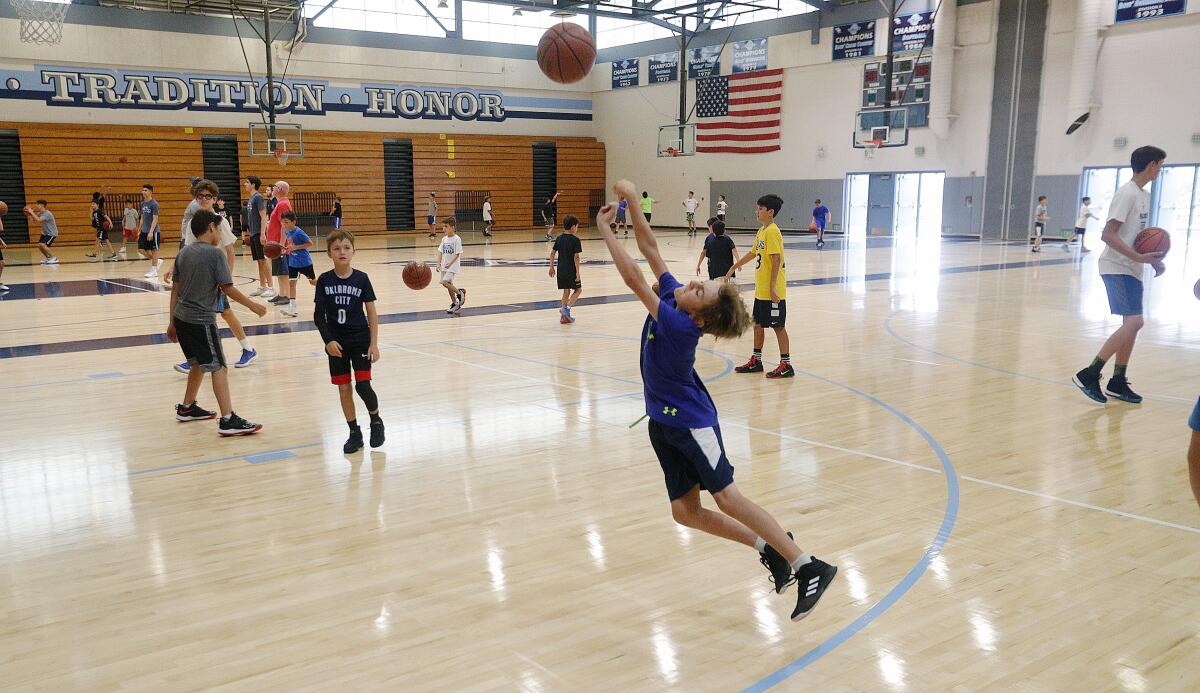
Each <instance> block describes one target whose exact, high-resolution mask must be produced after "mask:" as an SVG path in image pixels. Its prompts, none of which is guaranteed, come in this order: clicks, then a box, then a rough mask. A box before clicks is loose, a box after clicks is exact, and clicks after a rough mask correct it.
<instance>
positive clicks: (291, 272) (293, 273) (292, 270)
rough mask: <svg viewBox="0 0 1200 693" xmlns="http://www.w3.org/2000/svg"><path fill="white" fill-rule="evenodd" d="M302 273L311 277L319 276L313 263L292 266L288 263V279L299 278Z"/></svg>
mask: <svg viewBox="0 0 1200 693" xmlns="http://www.w3.org/2000/svg"><path fill="white" fill-rule="evenodd" d="M302 274H303V275H304V276H306V277H308V278H309V279H316V278H317V275H316V273H315V272H313V266H312V265H307V266H305V267H292V266H291V265H288V279H298V278H299V277H300V275H302Z"/></svg>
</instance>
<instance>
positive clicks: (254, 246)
mask: <svg viewBox="0 0 1200 693" xmlns="http://www.w3.org/2000/svg"><path fill="white" fill-rule="evenodd" d="M250 258H251V259H252V260H266V259H267V256H266V254H265V253H263V245H262V234H261V233H256V234H254V235H253V236H251V237H250Z"/></svg>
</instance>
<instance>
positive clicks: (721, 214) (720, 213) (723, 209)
mask: <svg viewBox="0 0 1200 693" xmlns="http://www.w3.org/2000/svg"><path fill="white" fill-rule="evenodd" d="M720 197H721V199H719V200H717V221H719V222H721V223H725V215H726V214H727V213H728V212H729V203H728V202H726V201H725V196H724V195H721V196H720Z"/></svg>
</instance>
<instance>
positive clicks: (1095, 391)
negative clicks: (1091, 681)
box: [1071, 368, 1108, 404]
mask: <svg viewBox="0 0 1200 693" xmlns="http://www.w3.org/2000/svg"><path fill="white" fill-rule="evenodd" d="M1071 382H1073V383H1075V387H1077V388H1079V389H1080V390H1081V391H1082V392H1083V394H1085V395H1087V397H1088V399H1090V400H1092V401H1093V402H1097V403H1099V404H1104V403H1106V402H1108V398H1107V397H1105V396H1104V393H1103V392H1101V391H1100V374H1099V373H1096V372H1095V371H1093V370H1092V369H1091V368H1084V369H1083V370H1081V371H1079V372H1078V373H1076V374H1075V375H1074V376H1072V377H1071Z"/></svg>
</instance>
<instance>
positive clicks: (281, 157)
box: [275, 149, 288, 166]
mask: <svg viewBox="0 0 1200 693" xmlns="http://www.w3.org/2000/svg"><path fill="white" fill-rule="evenodd" d="M287 160H288V153H287V150H286V149H276V150H275V161H276V163H278V164H279V165H280V166H287Z"/></svg>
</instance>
